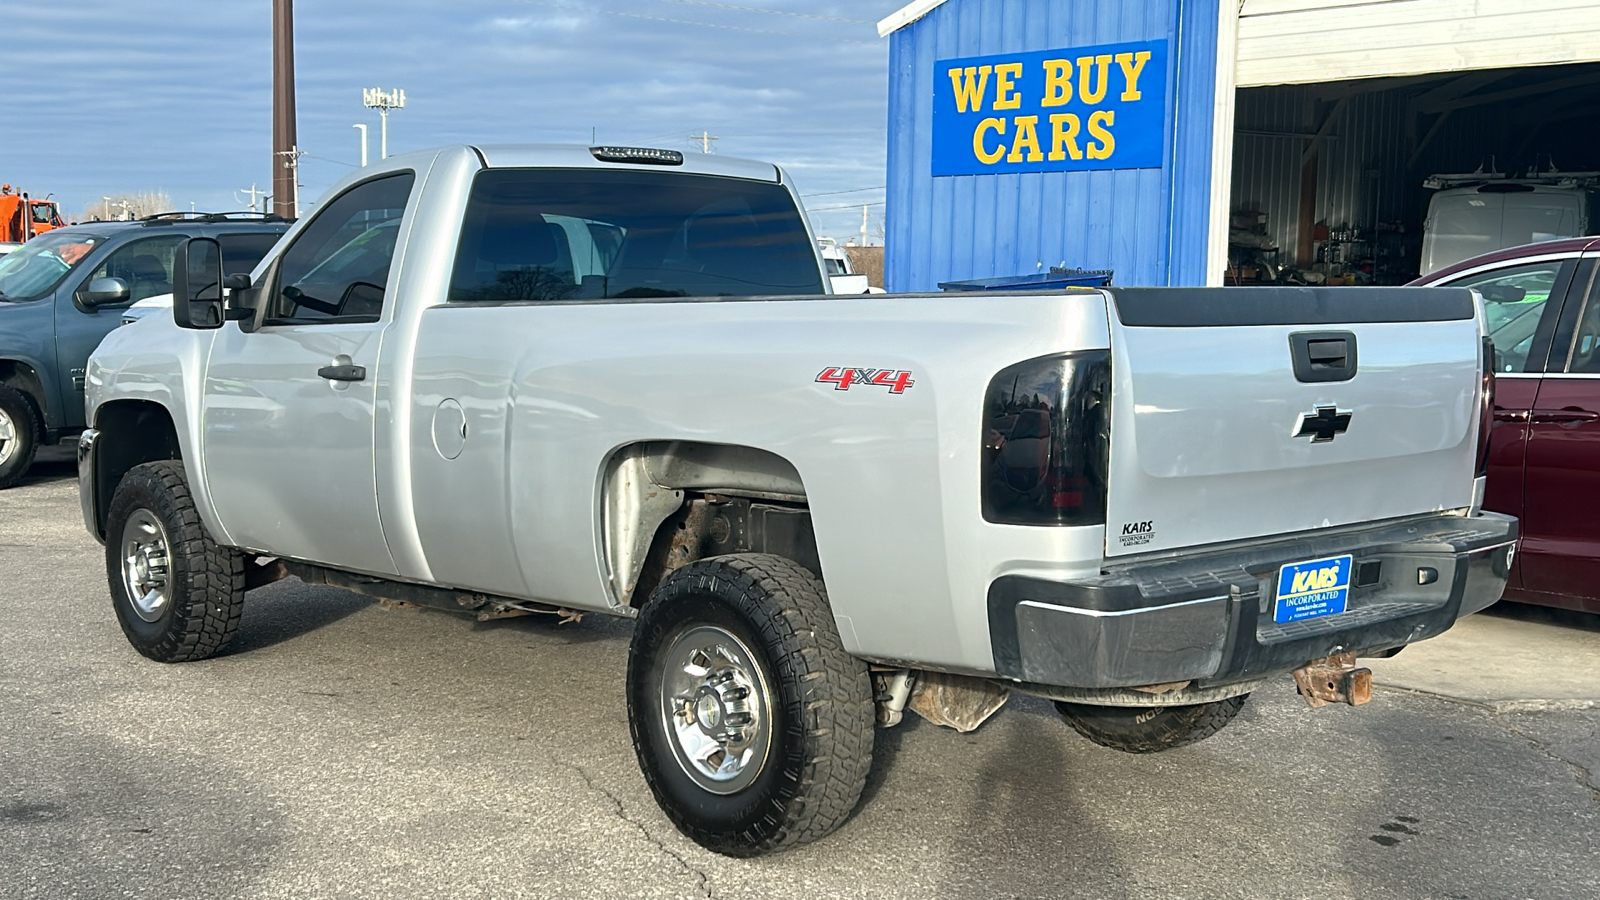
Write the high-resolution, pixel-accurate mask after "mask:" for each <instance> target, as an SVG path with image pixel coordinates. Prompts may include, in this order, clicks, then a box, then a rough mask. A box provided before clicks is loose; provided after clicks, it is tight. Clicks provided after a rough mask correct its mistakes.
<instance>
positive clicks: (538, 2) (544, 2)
mask: <svg viewBox="0 0 1600 900" xmlns="http://www.w3.org/2000/svg"><path fill="white" fill-rule="evenodd" d="M518 2H520V3H524V4H527V5H529V6H548V7H551V8H553V9H564V10H567V11H568V12H584V13H594V12H597V13H602V14H604V15H608V16H621V17H622V18H624V19H643V20H644V21H646V22H665V23H667V24H669V25H695V26H698V27H700V28H721V29H723V30H725V31H742V32H745V33H746V34H770V35H776V36H777V37H787V38H800V39H802V40H819V41H834V42H837V43H843V44H866V45H868V46H872V47H879V46H883V42H882V41H861V40H856V39H855V38H841V37H824V36H810V35H802V34H795V33H794V32H792V31H770V30H768V29H765V28H746V27H744V26H742V25H721V24H718V23H716V22H696V21H693V20H691V19H670V18H667V17H666V16H647V15H644V14H643V13H631V12H622V11H621V10H617V9H595V8H593V7H588V6H573V5H572V4H570V3H556V2H553V0H518Z"/></svg>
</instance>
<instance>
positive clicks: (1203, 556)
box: [989, 513, 1518, 689]
mask: <svg viewBox="0 0 1600 900" xmlns="http://www.w3.org/2000/svg"><path fill="white" fill-rule="evenodd" d="M1517 533H1518V532H1517V520H1516V519H1514V518H1512V517H1510V516H1504V515H1499V514H1497V513H1484V514H1482V515H1480V516H1473V517H1463V516H1451V515H1437V516H1428V517H1425V518H1418V519H1409V520H1405V521H1400V522H1391V523H1386V524H1383V525H1378V526H1366V527H1363V528H1358V529H1341V530H1329V531H1324V532H1317V533H1316V534H1315V535H1314V536H1310V537H1300V538H1295V539H1287V540H1275V541H1262V542H1253V543H1249V544H1244V545H1235V546H1231V547H1228V548H1226V549H1224V550H1218V551H1213V552H1210V553H1198V554H1185V555H1168V556H1164V557H1162V558H1156V559H1150V560H1145V561H1136V562H1130V563H1127V564H1123V565H1117V566H1115V567H1112V568H1108V569H1107V570H1106V571H1105V572H1104V574H1102V575H1100V576H1098V577H1096V578H1093V579H1088V580H1082V581H1073V582H1059V581H1046V580H1042V579H1037V578H1028V577H1022V576H1005V577H1001V578H999V579H996V580H995V581H994V582H993V583H992V584H991V585H990V586H989V633H990V640H991V642H992V644H993V650H994V659H995V669H996V671H997V672H998V673H999V674H1000V675H1001V676H1003V677H1005V678H1009V679H1012V680H1014V681H1017V682H1022V683H1024V684H1027V683H1032V684H1037V685H1041V686H1059V687H1071V688H1087V689H1100V688H1129V687H1140V686H1146V685H1156V684H1168V683H1172V682H1182V681H1188V682H1192V683H1193V685H1192V686H1193V687H1194V688H1195V689H1205V688H1207V687H1212V686H1218V685H1225V684H1228V683H1231V682H1241V681H1249V680H1253V679H1259V678H1261V677H1263V676H1266V675H1272V674H1278V673H1281V672H1287V671H1290V670H1292V669H1295V668H1298V667H1299V666H1302V665H1304V664H1305V663H1306V662H1307V661H1309V660H1312V659H1318V658H1321V657H1325V656H1331V655H1333V654H1335V653H1343V652H1350V651H1355V652H1357V653H1361V654H1372V653H1376V652H1380V651H1384V650H1389V649H1393V648H1396V647H1401V646H1404V645H1405V644H1409V643H1411V642H1412V641H1418V640H1422V639H1423V638H1428V637H1433V636H1435V635H1437V634H1440V633H1442V632H1444V631H1445V630H1447V629H1449V628H1450V626H1451V625H1453V624H1455V621H1456V620H1457V619H1459V618H1460V617H1462V616H1465V615H1470V614H1472V613H1475V612H1477V611H1479V610H1481V609H1483V608H1484V607H1486V606H1489V605H1490V604H1492V603H1494V602H1495V601H1496V600H1499V599H1500V595H1501V592H1502V591H1504V589H1505V585H1506V578H1507V576H1508V575H1509V573H1510V569H1511V558H1512V554H1513V552H1514V551H1515V547H1516V540H1517ZM1344 553H1350V554H1352V555H1353V556H1354V557H1355V562H1354V568H1355V569H1356V570H1358V571H1361V572H1362V573H1363V574H1364V575H1365V578H1357V579H1356V581H1355V586H1354V587H1352V588H1351V591H1350V600H1349V605H1348V608H1347V610H1346V611H1345V612H1343V613H1339V614H1337V615H1331V616H1325V617H1322V618H1315V619H1306V620H1303V621H1300V622H1292V623H1287V624H1281V625H1280V624H1277V623H1275V622H1274V621H1273V616H1272V610H1273V605H1274V600H1275V599H1276V598H1275V596H1274V592H1275V591H1276V589H1277V584H1276V581H1277V573H1278V569H1279V567H1280V566H1283V565H1285V564H1288V563H1294V562H1300V561H1303V560H1311V559H1320V558H1323V557H1328V556H1335V555H1340V554H1344ZM1372 564H1377V565H1376V567H1374V566H1373V565H1372ZM1426 570H1432V571H1433V572H1435V573H1437V577H1436V578H1435V579H1434V580H1432V581H1431V582H1428V576H1427V572H1426ZM1422 582H1428V583H1422Z"/></svg>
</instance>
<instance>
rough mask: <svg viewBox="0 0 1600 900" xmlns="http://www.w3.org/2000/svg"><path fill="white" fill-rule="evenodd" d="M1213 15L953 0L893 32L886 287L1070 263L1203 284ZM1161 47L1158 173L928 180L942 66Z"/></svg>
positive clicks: (1084, 1)
mask: <svg viewBox="0 0 1600 900" xmlns="http://www.w3.org/2000/svg"><path fill="white" fill-rule="evenodd" d="M1217 11H1218V4H1217V2H1216V0H950V2H948V3H945V4H944V5H942V6H940V7H939V8H938V9H936V10H934V11H933V12H932V13H930V14H929V15H928V16H927V17H925V18H923V19H921V20H920V21H918V22H916V23H914V24H912V25H909V26H907V27H906V28H903V29H901V30H900V31H897V32H895V33H894V34H893V35H892V36H891V38H890V48H889V153H888V168H889V171H888V187H889V190H888V210H887V214H886V218H887V240H886V242H885V243H886V251H885V252H886V260H885V273H884V274H885V279H886V286H887V287H888V288H889V289H890V290H892V291H924V290H934V289H935V288H936V285H937V284H938V283H939V282H941V281H951V280H959V279H968V278H985V277H992V276H1000V275H1025V274H1032V273H1034V272H1038V271H1042V270H1046V269H1049V268H1050V267H1051V266H1054V265H1063V264H1064V265H1067V266H1081V267H1084V268H1092V269H1113V270H1115V272H1116V282H1117V283H1118V284H1203V283H1204V281H1205V262H1206V216H1207V210H1208V207H1209V197H1208V191H1209V190H1210V183H1211V172H1210V169H1211V166H1210V160H1211V121H1212V120H1211V110H1212V99H1213V91H1214V84H1215V72H1216V70H1215V66H1216V28H1217V22H1216V19H1217ZM1162 38H1165V39H1167V40H1169V41H1171V47H1170V51H1169V52H1170V54H1171V56H1170V59H1171V64H1170V71H1169V73H1168V79H1169V81H1168V94H1167V95H1168V98H1169V100H1168V103H1169V113H1168V117H1167V129H1168V140H1167V156H1166V164H1165V165H1164V166H1163V167H1162V168H1161V169H1125V170H1117V171H1096V172H1047V173H1025V174H1006V175H971V176H957V177H948V178H934V177H933V176H932V174H931V159H932V133H931V130H932V115H933V76H934V62H935V61H936V60H940V59H948V58H952V57H965V56H979V55H985V54H995V53H1007V52H1027V51H1033V50H1047V49H1053V48H1063V47H1079V46H1088V45H1092V44H1107V43H1115V42H1119V41H1140V40H1156V39H1162ZM1174 109H1175V110H1176V113H1174V112H1173V111H1172V110H1174ZM1175 186H1176V189H1175Z"/></svg>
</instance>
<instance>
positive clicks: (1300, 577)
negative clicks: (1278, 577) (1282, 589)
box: [1289, 572, 1311, 594]
mask: <svg viewBox="0 0 1600 900" xmlns="http://www.w3.org/2000/svg"><path fill="white" fill-rule="evenodd" d="M1310 575H1311V573H1310V572H1296V573H1294V584H1292V585H1290V586H1289V593H1291V594H1299V593H1301V592H1303V591H1305V589H1306V587H1307V585H1306V582H1307V581H1308V580H1310Z"/></svg>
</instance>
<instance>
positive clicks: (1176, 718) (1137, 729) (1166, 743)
mask: <svg viewBox="0 0 1600 900" xmlns="http://www.w3.org/2000/svg"><path fill="white" fill-rule="evenodd" d="M1249 696H1250V695H1249V694H1241V695H1239V696H1237V697H1229V698H1227V699H1226V700H1214V701H1212V702H1210V703H1196V704H1192V705H1189V706H1090V705H1088V704H1084V703H1067V702H1065V701H1061V700H1057V701H1056V711H1057V712H1059V713H1061V717H1062V718H1063V719H1066V720H1067V724H1068V725H1071V726H1072V728H1073V730H1074V731H1076V732H1078V733H1079V734H1081V735H1083V736H1084V737H1086V738H1088V739H1089V740H1091V741H1094V742H1095V743H1096V744H1099V745H1100V746H1102V747H1110V748H1111V749H1113V750H1121V751H1122V752H1124V753H1159V752H1160V751H1162V750H1171V749H1172V748H1173V747H1182V746H1183V745H1185V744H1192V743H1194V742H1195V741H1202V740H1205V739H1206V738H1208V737H1210V736H1212V735H1213V734H1216V733H1217V732H1219V731H1221V730H1222V727H1223V726H1224V725H1227V724H1228V723H1229V722H1231V721H1233V717H1234V716H1236V715H1238V714H1239V710H1240V709H1242V708H1243V707H1244V701H1245V699H1246V698H1247V697H1249Z"/></svg>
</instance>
